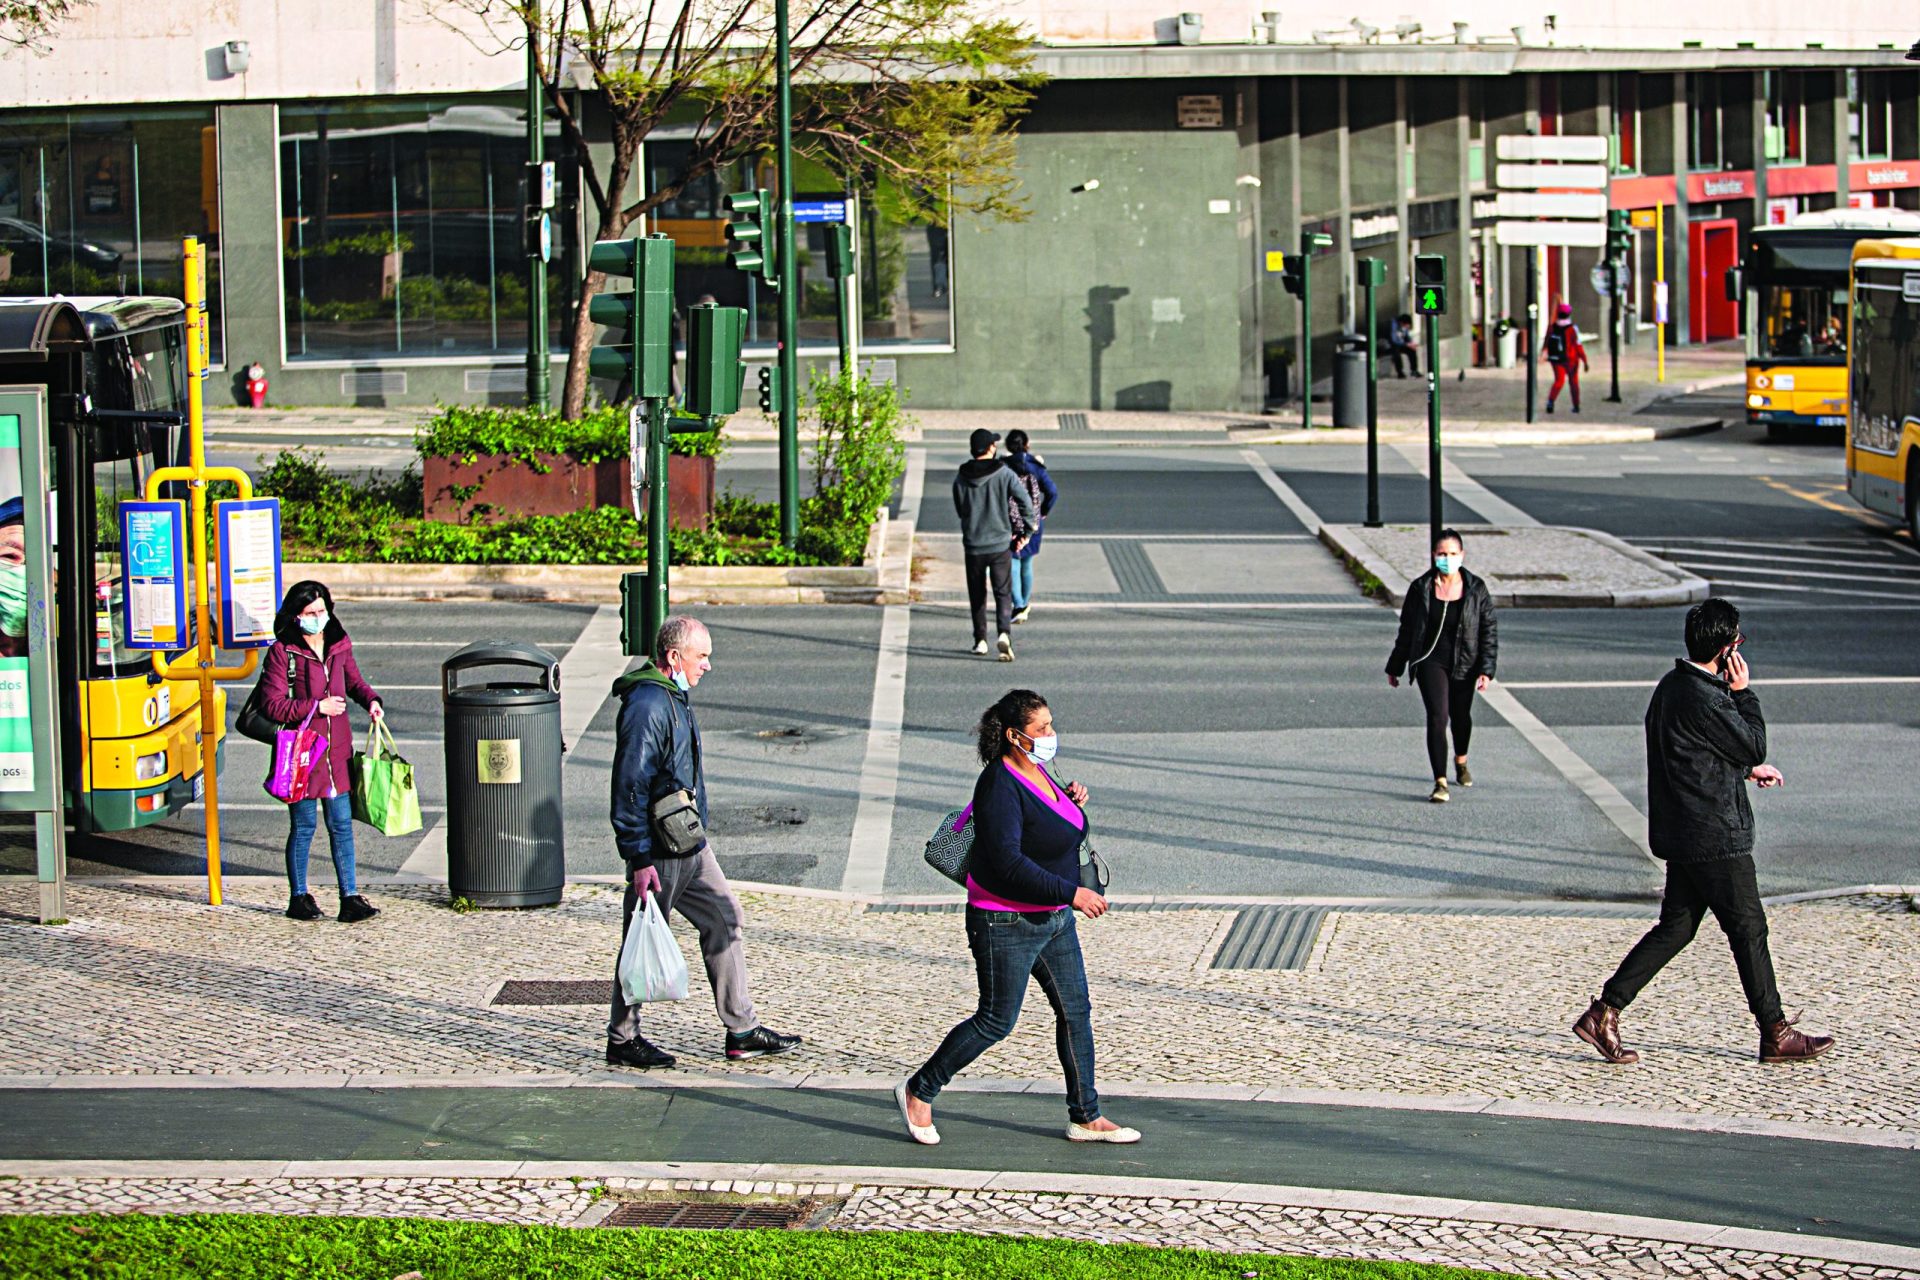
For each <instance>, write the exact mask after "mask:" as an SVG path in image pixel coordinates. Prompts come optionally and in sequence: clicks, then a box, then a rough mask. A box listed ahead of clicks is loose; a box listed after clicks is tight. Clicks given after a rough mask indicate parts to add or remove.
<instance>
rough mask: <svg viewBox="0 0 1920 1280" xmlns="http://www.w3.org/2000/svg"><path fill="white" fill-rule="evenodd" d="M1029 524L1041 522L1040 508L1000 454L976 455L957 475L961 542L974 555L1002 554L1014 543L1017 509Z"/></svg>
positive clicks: (955, 493)
mask: <svg viewBox="0 0 1920 1280" xmlns="http://www.w3.org/2000/svg"><path fill="white" fill-rule="evenodd" d="M1015 509H1017V510H1018V511H1019V512H1020V518H1021V519H1022V520H1024V521H1026V523H1027V528H1029V529H1034V528H1038V527H1039V525H1040V512H1039V511H1038V510H1036V509H1035V507H1034V505H1033V499H1032V498H1031V497H1029V496H1028V494H1027V486H1026V485H1025V484H1023V483H1021V480H1020V477H1019V476H1018V475H1016V474H1014V472H1012V471H1011V470H1009V469H1008V468H1007V464H1006V462H1005V461H1004V460H1003V459H1000V458H974V459H972V460H970V461H968V462H963V463H961V464H960V470H959V471H958V472H957V473H956V474H955V475H954V477H953V510H954V514H955V515H957V516H959V517H960V542H961V544H962V545H963V546H965V547H966V549H967V554H968V555H970V556H985V555H998V554H1000V553H1002V552H1005V551H1009V550H1011V549H1012V547H1013V519H1012V514H1013V511H1014V510H1015Z"/></svg>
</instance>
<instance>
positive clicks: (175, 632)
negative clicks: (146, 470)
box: [120, 500, 187, 649]
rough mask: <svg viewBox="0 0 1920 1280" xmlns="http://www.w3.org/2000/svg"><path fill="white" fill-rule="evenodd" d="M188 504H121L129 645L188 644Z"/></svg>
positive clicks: (122, 569) (122, 572) (167, 646)
mask: <svg viewBox="0 0 1920 1280" xmlns="http://www.w3.org/2000/svg"><path fill="white" fill-rule="evenodd" d="M186 531H187V504H186V503H184V502H180V501H175V500H162V501H159V502H134V501H128V502H122V503H121V504H120V599H121V603H122V606H123V609H124V619H125V623H126V629H125V632H124V634H123V637H122V641H121V643H122V644H124V645H125V646H126V647H127V648H129V649H183V648H185V647H186V644H187V625H186V621H187V547H186Z"/></svg>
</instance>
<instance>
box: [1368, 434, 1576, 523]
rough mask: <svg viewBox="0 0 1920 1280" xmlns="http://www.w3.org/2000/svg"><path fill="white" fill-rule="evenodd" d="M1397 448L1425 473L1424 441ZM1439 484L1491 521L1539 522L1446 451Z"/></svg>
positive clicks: (1401, 445) (1409, 463) (1484, 518)
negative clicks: (1463, 466) (1467, 470)
mask: <svg viewBox="0 0 1920 1280" xmlns="http://www.w3.org/2000/svg"><path fill="white" fill-rule="evenodd" d="M1393 449H1394V452H1395V453H1398V454H1399V455H1400V456H1401V457H1403V458H1405V459H1406V460H1407V463H1408V465H1410V466H1412V467H1413V469H1414V470H1415V471H1418V472H1419V473H1420V474H1421V475H1422V476H1425V475H1426V474H1427V460H1428V459H1427V450H1426V446H1424V445H1417V444H1396V445H1395V446H1393ZM1440 485H1441V488H1443V489H1444V490H1445V491H1446V492H1447V493H1449V494H1451V495H1452V496H1453V499H1454V500H1455V501H1456V502H1460V503H1463V504H1465V505H1466V506H1469V507H1471V508H1473V510H1474V511H1475V512H1476V513H1477V514H1478V515H1479V516H1480V518H1481V519H1483V520H1485V521H1486V522H1487V523H1488V524H1492V525H1500V526H1503V527H1505V528H1513V529H1533V528H1538V527H1539V524H1540V522H1539V521H1538V520H1535V519H1534V518H1533V517H1532V516H1530V515H1528V514H1527V513H1526V512H1524V511H1522V510H1521V509H1520V508H1518V507H1516V506H1514V505H1513V504H1512V503H1511V502H1508V501H1507V500H1506V499H1505V498H1502V497H1500V496H1499V495H1497V494H1495V493H1494V492H1493V491H1492V490H1490V489H1488V488H1487V487H1486V486H1485V485H1483V484H1481V483H1480V482H1479V481H1478V480H1475V479H1474V478H1473V477H1472V476H1470V475H1468V474H1467V473H1466V472H1464V471H1462V470H1461V469H1460V468H1459V466H1458V465H1457V464H1456V463H1455V462H1454V461H1453V459H1452V458H1449V457H1447V456H1445V455H1444V454H1443V455H1442V456H1441V458H1440Z"/></svg>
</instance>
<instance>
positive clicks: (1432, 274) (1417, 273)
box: [1413, 253, 1447, 316]
mask: <svg viewBox="0 0 1920 1280" xmlns="http://www.w3.org/2000/svg"><path fill="white" fill-rule="evenodd" d="M1413 309H1414V311H1415V312H1417V313H1418V314H1420V315H1423V316H1443V315H1445V314H1447V259H1446V255H1444V254H1439V253H1417V254H1415V255H1414V256H1413Z"/></svg>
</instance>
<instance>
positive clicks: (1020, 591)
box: [1013, 555, 1040, 612]
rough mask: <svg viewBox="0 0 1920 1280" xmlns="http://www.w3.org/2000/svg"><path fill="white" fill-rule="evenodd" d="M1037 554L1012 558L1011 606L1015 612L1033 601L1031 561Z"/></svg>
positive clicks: (1036, 558)
mask: <svg viewBox="0 0 1920 1280" xmlns="http://www.w3.org/2000/svg"><path fill="white" fill-rule="evenodd" d="M1039 558H1040V557H1039V556H1038V555H1031V556H1028V557H1026V558H1025V559H1021V558H1020V557H1019V556H1015V557H1014V558H1013V607H1014V610H1015V611H1016V612H1017V611H1019V610H1021V609H1024V608H1026V607H1027V606H1028V605H1029V604H1031V603H1033V562H1034V561H1035V560H1038V559H1039Z"/></svg>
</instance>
